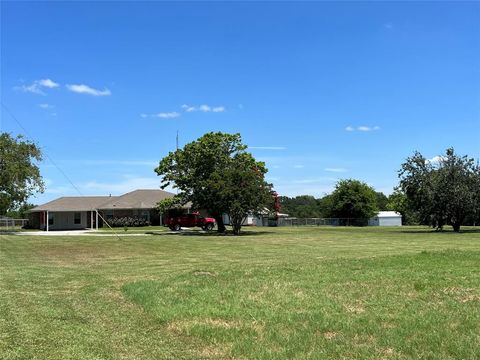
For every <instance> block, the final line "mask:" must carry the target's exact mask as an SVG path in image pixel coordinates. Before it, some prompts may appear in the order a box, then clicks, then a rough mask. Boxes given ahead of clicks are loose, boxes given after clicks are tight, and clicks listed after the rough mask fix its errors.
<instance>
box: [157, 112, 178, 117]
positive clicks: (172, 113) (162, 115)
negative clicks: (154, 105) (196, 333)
mask: <svg viewBox="0 0 480 360" xmlns="http://www.w3.org/2000/svg"><path fill="white" fill-rule="evenodd" d="M154 116H155V117H158V118H160V119H174V118H177V117H179V116H180V114H179V113H178V112H176V111H173V112H162V113H158V114H155V115H154Z"/></svg>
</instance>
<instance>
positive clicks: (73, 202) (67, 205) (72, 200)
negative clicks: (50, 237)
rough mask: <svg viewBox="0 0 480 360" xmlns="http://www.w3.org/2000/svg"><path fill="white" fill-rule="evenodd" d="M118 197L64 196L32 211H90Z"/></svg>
mask: <svg viewBox="0 0 480 360" xmlns="http://www.w3.org/2000/svg"><path fill="white" fill-rule="evenodd" d="M116 197H117V196H111V197H110V196H64V197H61V198H58V199H55V200H52V201H50V202H48V203H46V204H43V205H39V206H36V207H34V208H33V209H31V210H30V211H31V212H36V211H47V210H48V211H89V210H93V209H97V208H98V206H99V205H100V204H103V203H105V202H106V201H109V200H112V199H113V198H116Z"/></svg>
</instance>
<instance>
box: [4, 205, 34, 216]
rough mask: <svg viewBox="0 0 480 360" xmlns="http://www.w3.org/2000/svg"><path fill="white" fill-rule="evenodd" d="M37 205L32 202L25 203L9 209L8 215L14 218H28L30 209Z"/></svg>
mask: <svg viewBox="0 0 480 360" xmlns="http://www.w3.org/2000/svg"><path fill="white" fill-rule="evenodd" d="M34 207H35V205H33V204H30V203H23V204H21V205H20V206H19V207H17V209H15V210H9V211H7V216H8V217H10V218H12V219H26V218H27V217H28V211H29V210H30V209H32V208H34Z"/></svg>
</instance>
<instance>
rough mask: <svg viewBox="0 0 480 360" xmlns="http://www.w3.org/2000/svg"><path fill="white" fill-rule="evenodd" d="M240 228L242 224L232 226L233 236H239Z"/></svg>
mask: <svg viewBox="0 0 480 360" xmlns="http://www.w3.org/2000/svg"><path fill="white" fill-rule="evenodd" d="M241 228H242V224H241V223H237V222H236V223H235V224H233V235H238V234H240V229H241Z"/></svg>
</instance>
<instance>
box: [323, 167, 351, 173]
mask: <svg viewBox="0 0 480 360" xmlns="http://www.w3.org/2000/svg"><path fill="white" fill-rule="evenodd" d="M324 170H325V171H328V172H337V173H342V172H346V171H347V169H345V168H325V169H324Z"/></svg>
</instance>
